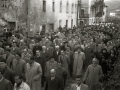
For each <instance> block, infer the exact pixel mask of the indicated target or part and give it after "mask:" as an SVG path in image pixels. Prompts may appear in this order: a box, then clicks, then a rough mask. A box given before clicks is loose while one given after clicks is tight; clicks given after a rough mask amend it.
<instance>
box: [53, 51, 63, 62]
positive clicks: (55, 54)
mask: <svg viewBox="0 0 120 90" xmlns="http://www.w3.org/2000/svg"><path fill="white" fill-rule="evenodd" d="M59 55H61V51H60V50H59V51H58V54H57V51H56V50H54V52H53V56H54V58H55V61H57V62H58V58H59Z"/></svg>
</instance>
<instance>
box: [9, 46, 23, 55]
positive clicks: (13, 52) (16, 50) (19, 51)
mask: <svg viewBox="0 0 120 90" xmlns="http://www.w3.org/2000/svg"><path fill="white" fill-rule="evenodd" d="M10 52H11V53H12V54H16V53H18V54H21V50H20V49H19V48H18V47H16V48H15V50H13V47H12V48H11V51H10Z"/></svg>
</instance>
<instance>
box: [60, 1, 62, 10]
mask: <svg viewBox="0 0 120 90" xmlns="http://www.w3.org/2000/svg"><path fill="white" fill-rule="evenodd" d="M60 12H62V1H61V2H60Z"/></svg>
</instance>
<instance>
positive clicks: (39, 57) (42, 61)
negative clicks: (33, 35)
mask: <svg viewBox="0 0 120 90" xmlns="http://www.w3.org/2000/svg"><path fill="white" fill-rule="evenodd" d="M35 61H36V62H38V63H39V64H40V65H41V68H42V78H41V79H42V80H41V84H42V87H43V86H44V81H45V76H44V73H45V65H46V60H45V57H44V56H42V55H41V52H40V50H36V56H35Z"/></svg>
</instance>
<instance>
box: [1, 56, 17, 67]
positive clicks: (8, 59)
mask: <svg viewBox="0 0 120 90" xmlns="http://www.w3.org/2000/svg"><path fill="white" fill-rule="evenodd" d="M6 56H7V55H6V54H4V55H3V58H4V59H5V60H6V63H7V66H8V67H9V68H12V61H13V60H14V59H15V56H14V55H13V54H10V55H9V56H8V58H7V57H6Z"/></svg>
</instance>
